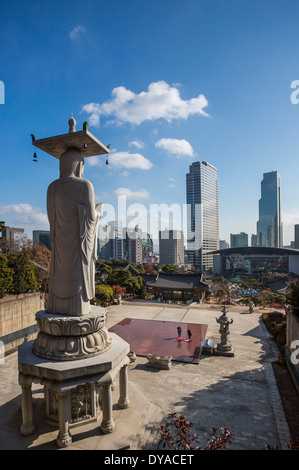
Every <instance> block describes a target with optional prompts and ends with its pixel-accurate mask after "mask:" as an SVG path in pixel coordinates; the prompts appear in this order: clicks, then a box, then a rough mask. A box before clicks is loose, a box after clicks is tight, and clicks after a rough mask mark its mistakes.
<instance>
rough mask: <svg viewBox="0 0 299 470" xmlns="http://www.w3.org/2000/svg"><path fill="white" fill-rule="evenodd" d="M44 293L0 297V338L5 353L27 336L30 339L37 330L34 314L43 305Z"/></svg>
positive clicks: (41, 308)
mask: <svg viewBox="0 0 299 470" xmlns="http://www.w3.org/2000/svg"><path fill="white" fill-rule="evenodd" d="M44 306H45V294H43V293H41V292H33V293H30V294H20V295H10V296H7V297H4V298H3V299H0V340H1V341H2V342H3V343H4V346H5V353H8V352H10V351H11V350H14V349H16V347H17V346H18V345H19V344H21V343H22V342H23V338H24V337H25V336H28V339H32V338H33V337H34V336H35V335H36V332H37V327H36V320H35V314H36V312H38V311H39V310H43V309H44V308H45V307H44Z"/></svg>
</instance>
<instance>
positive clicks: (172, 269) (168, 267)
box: [162, 264, 180, 274]
mask: <svg viewBox="0 0 299 470" xmlns="http://www.w3.org/2000/svg"><path fill="white" fill-rule="evenodd" d="M162 271H163V272H164V273H170V274H171V273H173V274H177V273H179V272H180V270H179V268H178V266H176V265H175V264H165V265H164V266H162Z"/></svg>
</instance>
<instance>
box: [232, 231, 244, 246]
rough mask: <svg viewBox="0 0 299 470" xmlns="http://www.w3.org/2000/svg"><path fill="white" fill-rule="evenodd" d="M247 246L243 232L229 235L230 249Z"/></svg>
mask: <svg viewBox="0 0 299 470" xmlns="http://www.w3.org/2000/svg"><path fill="white" fill-rule="evenodd" d="M240 246H248V234H247V233H245V232H241V233H231V234H230V247H231V248H237V247H240Z"/></svg>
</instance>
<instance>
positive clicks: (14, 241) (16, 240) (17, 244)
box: [2, 227, 29, 249]
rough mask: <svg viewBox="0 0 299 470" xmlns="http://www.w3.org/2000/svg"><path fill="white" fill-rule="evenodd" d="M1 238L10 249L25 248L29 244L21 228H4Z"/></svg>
mask: <svg viewBox="0 0 299 470" xmlns="http://www.w3.org/2000/svg"><path fill="white" fill-rule="evenodd" d="M2 237H3V238H4V239H5V240H6V241H7V243H8V245H9V248H10V249H13V248H21V247H22V246H27V245H28V242H29V240H28V237H27V234H26V233H24V229H23V228H16V227H5V229H4V230H3V232H2Z"/></svg>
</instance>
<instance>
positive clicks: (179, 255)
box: [159, 230, 185, 265]
mask: <svg viewBox="0 0 299 470" xmlns="http://www.w3.org/2000/svg"><path fill="white" fill-rule="evenodd" d="M159 255H160V261H159V262H160V264H176V265H180V264H184V262H185V254H184V233H183V231H182V230H161V231H159Z"/></svg>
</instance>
